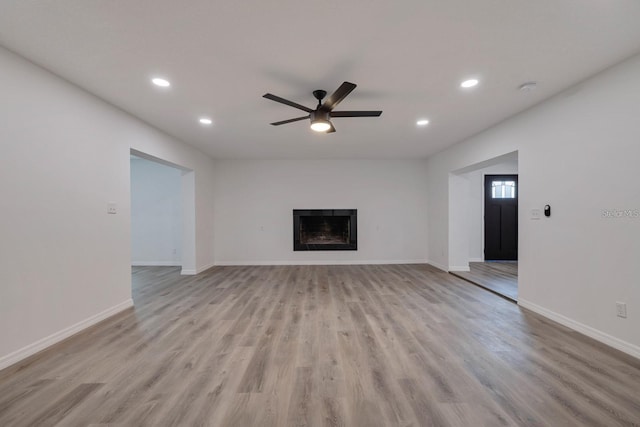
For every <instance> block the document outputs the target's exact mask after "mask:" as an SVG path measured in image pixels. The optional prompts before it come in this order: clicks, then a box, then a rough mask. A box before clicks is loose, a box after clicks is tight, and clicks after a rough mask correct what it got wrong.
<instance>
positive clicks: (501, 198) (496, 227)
mask: <svg viewBox="0 0 640 427" xmlns="http://www.w3.org/2000/svg"><path fill="white" fill-rule="evenodd" d="M484 259H485V260H487V261H493V260H505V261H506V260H509V261H515V260H517V259H518V175H485V177H484Z"/></svg>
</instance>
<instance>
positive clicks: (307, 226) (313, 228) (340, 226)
mask: <svg viewBox="0 0 640 427" xmlns="http://www.w3.org/2000/svg"><path fill="white" fill-rule="evenodd" d="M357 226H358V225H357V210H356V209H294V210H293V250H294V251H327V250H329V251H331V250H343V251H350V250H351V251H355V250H357V249H358V241H357V238H358V233H357Z"/></svg>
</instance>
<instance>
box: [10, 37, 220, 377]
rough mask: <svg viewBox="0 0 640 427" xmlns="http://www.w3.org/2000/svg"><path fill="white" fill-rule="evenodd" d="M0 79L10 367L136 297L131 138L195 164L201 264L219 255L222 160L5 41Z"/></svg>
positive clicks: (171, 157)
mask: <svg viewBox="0 0 640 427" xmlns="http://www.w3.org/2000/svg"><path fill="white" fill-rule="evenodd" d="M0 81H1V82H2V96H0V120H1V124H0V194H1V195H2V197H0V212H2V216H1V217H2V221H0V236H1V238H0V367H4V366H8V365H9V364H11V363H13V362H16V361H17V360H20V359H21V358H24V357H26V356H28V355H30V354H32V353H34V352H35V351H37V350H39V349H41V348H44V347H46V346H47V345H50V344H52V343H54V342H56V341H58V340H60V339H62V338H65V337H66V336H69V335H70V334H72V333H74V332H76V331H78V330H80V329H82V328H83V327H86V326H87V325H90V324H92V323H94V322H96V321H98V320H100V319H102V318H104V317H106V316H108V315H110V314H113V313H115V312H117V311H119V310H121V309H123V308H126V307H127V306H129V305H130V304H131V284H130V283H131V276H130V260H131V253H130V244H131V243H130V192H129V186H130V181H129V153H130V148H131V147H134V148H137V149H138V150H140V151H144V152H149V153H150V154H152V155H155V156H156V157H159V158H163V159H166V160H168V161H171V162H174V163H176V164H181V165H184V166H185V167H187V168H189V169H192V170H194V171H195V172H194V173H195V179H196V195H197V197H196V199H197V202H196V213H197V215H196V217H197V219H196V223H197V224H196V228H197V229H198V232H199V233H200V234H199V236H198V239H199V240H198V241H197V242H196V251H197V262H198V264H197V265H198V268H204V267H206V266H207V265H210V264H212V263H213V221H212V212H213V208H212V206H213V197H212V195H211V192H210V186H209V184H210V182H211V177H212V176H213V161H212V160H210V159H209V158H207V157H206V156H205V155H203V154H202V153H200V152H198V151H197V150H195V149H192V148H190V147H188V146H185V145H184V144H181V143H179V142H178V141H176V140H175V139H173V138H171V137H169V136H167V135H165V134H163V133H160V132H159V131H157V130H155V129H153V128H151V127H149V126H147V125H145V124H143V123H141V122H140V121H139V120H137V119H135V118H133V117H131V116H129V115H127V114H126V113H123V112H122V111H121V110H118V109H116V108H113V107H112V106H110V105H108V104H106V103H104V102H103V101H101V100H99V99H98V98H96V97H94V96H92V95H90V94H88V93H86V92H84V91H82V90H80V89H78V88H77V87H75V86H73V85H70V84H69V83H67V82H66V81H63V80H61V79H59V78H58V77H56V76H54V75H52V74H50V73H48V72H47V71H45V70H43V69H41V68H39V67H36V66H34V65H33V64H32V63H30V62H27V61H25V60H24V59H22V58H20V57H18V56H17V55H14V54H12V53H10V52H9V51H7V50H5V49H3V48H0ZM205 182H206V183H207V185H206V186H205V185H204V183H205ZM109 202H114V203H116V204H117V206H118V213H117V214H116V215H108V214H107V203H109Z"/></svg>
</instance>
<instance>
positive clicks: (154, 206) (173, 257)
mask: <svg viewBox="0 0 640 427" xmlns="http://www.w3.org/2000/svg"><path fill="white" fill-rule="evenodd" d="M181 262H182V171H181V170H180V169H176V168H172V167H169V166H165V165H162V164H160V163H156V162H152V161H149V160H146V159H141V158H137V157H132V158H131V264H132V265H182V264H181Z"/></svg>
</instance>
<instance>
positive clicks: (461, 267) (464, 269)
mask: <svg viewBox="0 0 640 427" xmlns="http://www.w3.org/2000/svg"><path fill="white" fill-rule="evenodd" d="M449 271H453V272H456V271H471V269H470V268H469V266H468V265H467V266H466V267H465V266H464V265H460V266H458V265H451V266H449Z"/></svg>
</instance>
